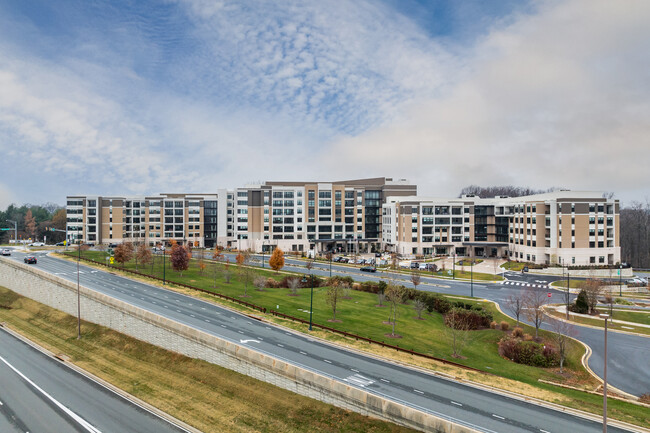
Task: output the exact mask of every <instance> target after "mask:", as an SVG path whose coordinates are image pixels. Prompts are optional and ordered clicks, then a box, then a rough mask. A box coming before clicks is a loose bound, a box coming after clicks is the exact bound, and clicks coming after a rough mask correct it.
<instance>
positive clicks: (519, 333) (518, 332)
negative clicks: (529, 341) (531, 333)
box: [512, 326, 524, 338]
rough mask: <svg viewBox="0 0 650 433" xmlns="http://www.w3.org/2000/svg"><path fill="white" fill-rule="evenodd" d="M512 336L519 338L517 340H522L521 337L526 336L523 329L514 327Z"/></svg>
mask: <svg viewBox="0 0 650 433" xmlns="http://www.w3.org/2000/svg"><path fill="white" fill-rule="evenodd" d="M512 336H513V337H517V338H521V337H523V336H524V330H523V329H522V328H520V327H519V326H516V327H514V328H513V329H512Z"/></svg>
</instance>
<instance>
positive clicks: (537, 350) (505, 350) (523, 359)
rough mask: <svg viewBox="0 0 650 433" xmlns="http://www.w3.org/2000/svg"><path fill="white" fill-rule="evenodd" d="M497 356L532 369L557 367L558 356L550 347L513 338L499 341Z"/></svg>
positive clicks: (504, 338)
mask: <svg viewBox="0 0 650 433" xmlns="http://www.w3.org/2000/svg"><path fill="white" fill-rule="evenodd" d="M499 354H500V355H501V356H503V357H505V358H508V359H510V360H511V361H514V362H516V363H518V364H525V365H532V366H534V367H553V366H555V365H559V356H558V354H557V351H556V350H555V348H553V347H552V346H550V345H546V346H544V345H543V344H540V343H535V342H534V341H522V340H520V339H518V338H513V337H503V338H502V339H501V341H499Z"/></svg>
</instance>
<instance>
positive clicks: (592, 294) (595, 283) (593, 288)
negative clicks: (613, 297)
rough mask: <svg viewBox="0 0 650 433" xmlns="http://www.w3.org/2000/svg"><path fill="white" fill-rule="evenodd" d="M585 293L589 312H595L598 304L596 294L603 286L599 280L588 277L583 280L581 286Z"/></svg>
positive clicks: (597, 294)
mask: <svg viewBox="0 0 650 433" xmlns="http://www.w3.org/2000/svg"><path fill="white" fill-rule="evenodd" d="M583 289H584V291H585V295H587V306H588V307H589V314H594V313H596V305H597V304H598V296H600V293H601V292H602V290H603V286H602V284H601V282H600V281H599V280H596V279H594V278H589V279H588V280H586V281H585V285H584V286H583Z"/></svg>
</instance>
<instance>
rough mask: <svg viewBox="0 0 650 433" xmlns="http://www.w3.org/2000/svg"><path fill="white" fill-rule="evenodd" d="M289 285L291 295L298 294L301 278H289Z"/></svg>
mask: <svg viewBox="0 0 650 433" xmlns="http://www.w3.org/2000/svg"><path fill="white" fill-rule="evenodd" d="M287 285H288V286H289V296H298V286H300V279H299V278H289V279H288V280H287Z"/></svg>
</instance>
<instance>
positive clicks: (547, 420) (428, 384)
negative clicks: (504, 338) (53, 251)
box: [13, 254, 625, 433]
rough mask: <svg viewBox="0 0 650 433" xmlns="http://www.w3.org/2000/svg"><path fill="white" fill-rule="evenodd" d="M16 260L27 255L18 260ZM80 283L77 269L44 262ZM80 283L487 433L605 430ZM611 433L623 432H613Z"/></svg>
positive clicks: (255, 325) (220, 311)
mask: <svg viewBox="0 0 650 433" xmlns="http://www.w3.org/2000/svg"><path fill="white" fill-rule="evenodd" d="M13 258H14V259H15V260H21V259H22V255H20V254H15V255H14V257H13ZM36 266H38V267H39V268H40V269H43V270H45V271H47V272H51V273H53V274H56V275H58V276H60V277H62V278H65V279H68V280H71V281H76V277H77V274H76V264H75V263H71V262H68V261H65V260H61V259H57V258H53V257H45V256H42V257H39V262H38V264H37V265H36ZM80 279H81V284H82V285H84V286H85V287H88V288H90V289H93V290H96V291H99V292H102V293H106V294H108V295H110V296H113V297H115V298H117V299H121V300H123V301H126V302H129V303H131V304H133V305H136V306H138V307H140V308H144V309H147V310H150V311H153V312H155V313H157V314H160V315H161V316H165V317H168V318H170V319H173V320H176V321H178V322H180V323H184V324H186V325H189V326H192V327H194V328H197V329H201V330H202V331H204V332H207V333H210V334H213V335H216V336H219V337H221V338H224V339H227V340H230V341H233V342H236V343H239V344H244V345H247V346H248V347H250V348H252V349H253V350H256V351H258V352H261V353H265V354H268V355H270V356H273V357H275V358H278V359H282V360H284V361H287V362H290V363H293V364H295V365H298V366H301V367H303V368H306V369H309V370H312V371H315V372H318V373H320V374H322V375H325V376H328V377H331V378H334V379H336V380H339V381H342V382H346V383H348V384H349V385H351V386H355V387H359V388H363V389H365V390H367V391H368V392H371V393H374V394H377V395H381V396H384V397H386V398H388V399H391V400H394V401H397V402H400V403H402V404H405V405H408V406H411V407H414V408H417V409H420V410H422V411H426V412H429V413H433V414H437V415H439V416H441V417H443V418H447V419H451V420H453V421H454V422H457V423H458V424H462V425H466V426H471V427H474V428H477V429H479V430H482V431H486V432H504V433H507V432H522V431H530V432H540V431H542V432H568V431H570V432H572V433H580V432H594V431H598V430H599V429H601V428H602V427H601V424H600V423H598V422H595V421H591V420H587V419H583V418H581V417H577V416H574V415H571V414H567V413H564V412H559V411H556V410H553V409H550V408H547V407H540V406H537V405H535V404H531V403H529V402H525V401H522V400H519V399H515V398H512V397H508V396H504V395H500V394H495V393H491V392H487V391H485V390H482V389H478V388H474V387H472V386H469V385H467V384H461V383H457V382H454V381H450V380H447V379H444V378H440V377H436V376H433V375H431V374H428V373H426V372H422V371H419V370H416V369H411V368H406V367H404V366H400V365H396V364H393V363H390V362H386V361H383V360H378V359H375V358H372V357H369V356H365V355H362V354H359V353H356V352H352V351H348V350H345V349H343V348H340V347H337V346H334V345H330V344H326V343H323V342H320V341H317V340H313V339H312V338H310V337H309V336H308V335H305V334H301V333H292V332H289V331H287V330H284V329H282V328H277V327H275V326H272V325H270V324H267V323H264V322H260V321H257V320H252V319H250V318H249V317H247V316H245V315H242V314H238V313H235V312H232V311H230V310H228V309H225V308H221V307H219V306H216V305H213V304H211V303H208V302H204V301H201V300H199V299H196V298H192V297H188V296H185V295H182V294H178V293H175V292H172V291H168V290H165V289H161V288H159V287H154V286H150V285H147V284H144V283H140V282H137V281H133V280H130V279H127V278H124V277H120V276H118V275H114V274H110V273H107V272H104V271H100V270H96V269H92V268H88V267H86V266H81V275H80ZM609 430H610V431H612V432H618V431H625V430H621V429H618V428H614V427H610V428H609Z"/></svg>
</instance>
